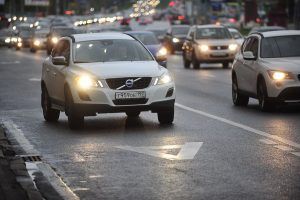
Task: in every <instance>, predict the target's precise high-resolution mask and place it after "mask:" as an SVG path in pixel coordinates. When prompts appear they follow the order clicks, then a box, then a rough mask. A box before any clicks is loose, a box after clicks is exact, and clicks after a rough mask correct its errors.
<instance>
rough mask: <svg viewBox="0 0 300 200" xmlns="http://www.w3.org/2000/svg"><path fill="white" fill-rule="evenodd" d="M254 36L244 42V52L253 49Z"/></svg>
mask: <svg viewBox="0 0 300 200" xmlns="http://www.w3.org/2000/svg"><path fill="white" fill-rule="evenodd" d="M252 41H253V37H250V38H248V39H247V40H246V41H245V42H244V44H243V52H245V51H251V45H252Z"/></svg>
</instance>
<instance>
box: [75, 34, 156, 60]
mask: <svg viewBox="0 0 300 200" xmlns="http://www.w3.org/2000/svg"><path fill="white" fill-rule="evenodd" d="M151 60H153V58H152V56H151V55H150V53H149V52H148V51H147V50H146V49H145V48H144V47H143V46H142V45H141V44H140V43H139V42H138V41H135V40H96V41H85V42H78V43H76V44H74V62H75V63H91V62H116V61H151Z"/></svg>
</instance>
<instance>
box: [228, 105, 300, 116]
mask: <svg viewBox="0 0 300 200" xmlns="http://www.w3.org/2000/svg"><path fill="white" fill-rule="evenodd" d="M233 107H234V108H235V109H236V108H239V109H241V110H243V111H246V110H248V111H249V112H251V113H257V112H261V113H263V114H265V115H274V114H281V115H282V114H287V115H289V116H299V113H300V105H279V106H277V107H276V108H275V109H274V110H271V111H267V112H263V111H261V110H260V109H259V105H258V104H249V105H248V106H247V107H235V106H233Z"/></svg>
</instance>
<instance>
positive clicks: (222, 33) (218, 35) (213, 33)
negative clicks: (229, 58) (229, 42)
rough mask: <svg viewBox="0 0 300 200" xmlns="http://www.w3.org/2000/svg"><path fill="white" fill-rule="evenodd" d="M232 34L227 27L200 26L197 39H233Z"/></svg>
mask: <svg viewBox="0 0 300 200" xmlns="http://www.w3.org/2000/svg"><path fill="white" fill-rule="evenodd" d="M231 38H232V35H231V34H230V32H229V31H228V30H227V29H226V28H199V29H197V31H196V39H231Z"/></svg>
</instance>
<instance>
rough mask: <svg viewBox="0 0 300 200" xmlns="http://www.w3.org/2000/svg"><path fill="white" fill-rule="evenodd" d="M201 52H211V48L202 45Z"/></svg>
mask: <svg viewBox="0 0 300 200" xmlns="http://www.w3.org/2000/svg"><path fill="white" fill-rule="evenodd" d="M200 50H201V51H203V52H206V51H208V50H209V47H208V46H207V45H200Z"/></svg>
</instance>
